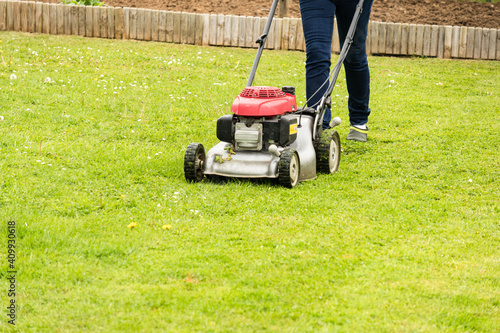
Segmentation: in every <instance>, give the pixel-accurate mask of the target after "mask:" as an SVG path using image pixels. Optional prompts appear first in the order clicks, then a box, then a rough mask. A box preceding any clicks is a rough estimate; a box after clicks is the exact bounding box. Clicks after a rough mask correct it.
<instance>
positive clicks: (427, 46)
mask: <svg viewBox="0 0 500 333" xmlns="http://www.w3.org/2000/svg"><path fill="white" fill-rule="evenodd" d="M431 29H432V27H431V26H430V25H429V24H425V25H424V38H423V40H422V43H423V48H422V54H423V55H424V56H426V57H428V56H430V55H431V43H430V41H431Z"/></svg>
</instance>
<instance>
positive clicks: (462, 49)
mask: <svg viewBox="0 0 500 333" xmlns="http://www.w3.org/2000/svg"><path fill="white" fill-rule="evenodd" d="M466 55H467V27H460V41H459V46H458V57H459V58H465V56H466Z"/></svg>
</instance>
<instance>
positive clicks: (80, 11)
mask: <svg viewBox="0 0 500 333" xmlns="http://www.w3.org/2000/svg"><path fill="white" fill-rule="evenodd" d="M266 19H267V18H264V17H249V16H234V15H221V14H219V15H217V14H194V13H184V12H170V11H164V10H151V9H141V8H118V7H116V8H115V7H91V6H75V5H63V4H48V3H40V2H33V1H8V0H0V30H3V31H23V32H30V33H44V34H61V35H62V34H66V35H79V36H86V37H100V38H114V39H136V40H146V41H158V42H173V43H185V44H194V45H218V46H234V47H257V44H256V43H255V41H256V40H257V38H258V37H259V36H260V34H261V33H262V31H263V29H264V26H265V23H266ZM266 47H267V48H269V49H280V50H301V51H304V50H305V42H304V33H303V31H302V23H301V20H300V19H297V18H277V19H274V20H273V25H272V26H271V31H270V34H269V37H268V40H267V44H266ZM332 51H334V52H339V51H340V46H339V41H338V37H337V32H336V26H335V31H334V39H333V42H332ZM367 52H368V53H371V54H388V55H419V56H429V57H439V58H464V59H489V60H500V30H499V29H489V28H471V27H457V26H453V27H452V26H438V25H421V24H406V23H384V22H373V21H371V22H370V24H369V30H368V41H367Z"/></svg>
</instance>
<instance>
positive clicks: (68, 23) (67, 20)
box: [63, 5, 74, 35]
mask: <svg viewBox="0 0 500 333" xmlns="http://www.w3.org/2000/svg"><path fill="white" fill-rule="evenodd" d="M71 7H74V5H66V6H63V16H64V34H65V35H71V29H72V27H73V17H72V16H71Z"/></svg>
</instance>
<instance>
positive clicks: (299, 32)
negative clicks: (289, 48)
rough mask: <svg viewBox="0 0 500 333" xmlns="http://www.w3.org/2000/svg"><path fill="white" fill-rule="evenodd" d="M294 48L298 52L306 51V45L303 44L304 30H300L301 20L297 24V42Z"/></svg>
mask: <svg viewBox="0 0 500 333" xmlns="http://www.w3.org/2000/svg"><path fill="white" fill-rule="evenodd" d="M296 47H297V50H300V51H305V50H306V44H305V38H304V29H303V28H302V20H301V19H299V22H298V23H297V42H296Z"/></svg>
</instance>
